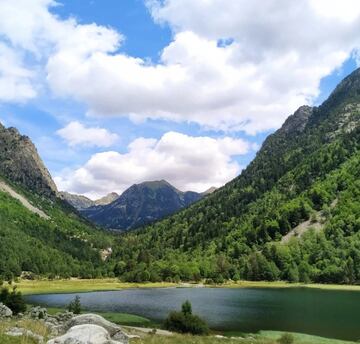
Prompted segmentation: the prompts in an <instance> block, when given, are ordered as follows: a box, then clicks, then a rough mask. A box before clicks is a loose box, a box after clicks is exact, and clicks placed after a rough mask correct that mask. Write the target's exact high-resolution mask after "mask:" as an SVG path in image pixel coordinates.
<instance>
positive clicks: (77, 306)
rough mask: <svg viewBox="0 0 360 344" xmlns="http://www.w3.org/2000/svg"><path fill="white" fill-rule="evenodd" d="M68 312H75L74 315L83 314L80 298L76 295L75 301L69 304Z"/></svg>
mask: <svg viewBox="0 0 360 344" xmlns="http://www.w3.org/2000/svg"><path fill="white" fill-rule="evenodd" d="M68 311H69V312H73V313H74V314H80V313H81V302H80V296H78V295H76V296H75V299H74V300H73V301H71V302H70V303H69V305H68Z"/></svg>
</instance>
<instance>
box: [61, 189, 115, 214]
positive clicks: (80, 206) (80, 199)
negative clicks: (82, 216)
mask: <svg viewBox="0 0 360 344" xmlns="http://www.w3.org/2000/svg"><path fill="white" fill-rule="evenodd" d="M60 197H61V198H62V199H63V200H65V201H67V202H68V203H70V204H71V205H72V206H73V207H74V208H76V209H77V210H79V211H81V210H85V209H87V208H90V207H96V206H100V205H107V204H110V203H111V202H114V201H115V200H116V199H117V198H118V197H119V195H118V194H117V193H116V192H111V193H109V194H108V195H106V196H104V197H102V198H100V199H98V200H96V201H93V200H91V199H90V198H87V197H85V196H82V195H76V194H72V193H69V192H65V191H64V192H60Z"/></svg>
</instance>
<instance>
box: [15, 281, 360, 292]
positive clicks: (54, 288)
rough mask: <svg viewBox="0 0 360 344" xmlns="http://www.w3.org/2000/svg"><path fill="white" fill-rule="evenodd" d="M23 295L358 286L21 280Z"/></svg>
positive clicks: (351, 287) (348, 287) (356, 288)
mask: <svg viewBox="0 0 360 344" xmlns="http://www.w3.org/2000/svg"><path fill="white" fill-rule="evenodd" d="M16 285H17V286H18V290H20V291H21V292H22V293H23V294H24V295H28V294H46V293H82V292H91V291H106V290H121V289H129V288H165V287H199V286H201V287H222V288H299V287H301V288H316V289H326V290H349V291H360V286H359V285H339V284H301V283H287V282H281V281H280V282H279V281H276V282H252V281H239V282H231V283H230V282H229V283H225V284H221V285H202V284H195V283H184V284H176V283H166V282H163V283H122V282H119V280H118V279H115V278H113V279H110V278H108V279H90V280H89V279H69V280H53V281H49V280H34V281H28V280H22V281H20V282H19V283H16Z"/></svg>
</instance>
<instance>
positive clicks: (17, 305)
mask: <svg viewBox="0 0 360 344" xmlns="http://www.w3.org/2000/svg"><path fill="white" fill-rule="evenodd" d="M0 302H2V303H3V304H4V305H5V306H7V307H9V308H10V309H11V310H12V312H13V313H14V314H19V313H23V312H25V311H26V304H25V301H24V299H23V296H22V294H21V293H20V292H19V291H17V290H16V287H14V288H13V290H12V292H11V293H10V292H9V290H8V289H7V288H2V289H1V292H0Z"/></svg>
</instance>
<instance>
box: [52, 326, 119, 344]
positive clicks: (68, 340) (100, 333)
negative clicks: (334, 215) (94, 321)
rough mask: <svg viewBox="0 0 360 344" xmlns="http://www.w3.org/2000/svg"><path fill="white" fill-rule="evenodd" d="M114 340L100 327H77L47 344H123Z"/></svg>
mask: <svg viewBox="0 0 360 344" xmlns="http://www.w3.org/2000/svg"><path fill="white" fill-rule="evenodd" d="M123 343H124V342H120V341H115V340H112V339H111V337H110V334H109V332H108V331H106V329H105V328H103V327H101V326H98V325H89V324H85V325H77V326H73V327H71V328H70V329H69V331H68V332H67V333H66V334H64V335H63V336H60V337H57V338H54V339H51V340H49V341H48V342H47V344H123Z"/></svg>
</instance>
